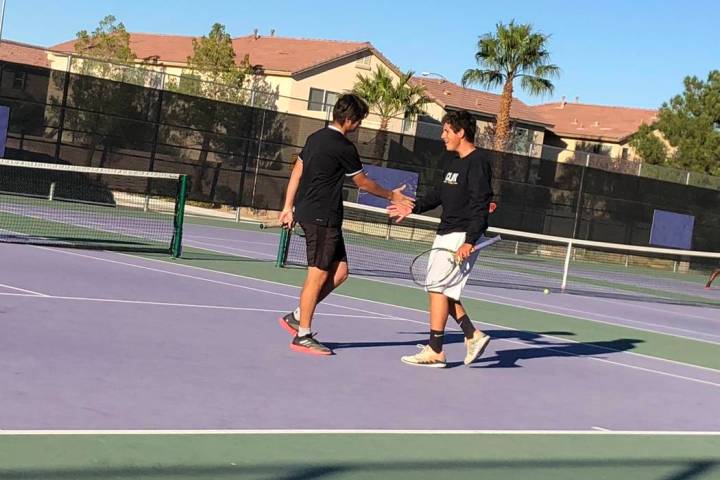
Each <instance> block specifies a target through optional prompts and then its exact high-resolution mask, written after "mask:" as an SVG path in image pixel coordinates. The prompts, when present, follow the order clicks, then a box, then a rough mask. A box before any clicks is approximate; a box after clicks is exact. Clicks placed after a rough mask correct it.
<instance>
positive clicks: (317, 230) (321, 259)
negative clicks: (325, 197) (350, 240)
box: [300, 223, 347, 270]
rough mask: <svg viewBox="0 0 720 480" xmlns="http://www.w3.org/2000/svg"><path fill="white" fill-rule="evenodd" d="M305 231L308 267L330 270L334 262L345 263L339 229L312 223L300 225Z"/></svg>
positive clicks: (341, 236)
mask: <svg viewBox="0 0 720 480" xmlns="http://www.w3.org/2000/svg"><path fill="white" fill-rule="evenodd" d="M300 226H301V227H302V229H303V230H304V231H305V245H306V247H307V263H308V267H316V268H319V269H320V270H330V267H331V266H332V265H333V264H334V263H336V262H344V261H347V253H346V252H345V240H344V239H343V235H342V230H340V227H324V226H322V225H315V224H313V223H303V224H301V225H300Z"/></svg>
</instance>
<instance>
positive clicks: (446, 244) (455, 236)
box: [425, 232, 480, 300]
mask: <svg viewBox="0 0 720 480" xmlns="http://www.w3.org/2000/svg"><path fill="white" fill-rule="evenodd" d="M463 243H465V232H453V233H446V234H445V235H437V236H436V237H435V241H434V242H433V245H432V248H446V249H448V250H452V251H455V250H457V249H458V248H460V246H461V245H462V244H463ZM478 255H480V251H477V252H473V253H471V254H470V256H469V257H468V258H467V259H466V260H465V261H464V262H463V264H462V265H461V266H460V270H458V272H457V274H455V275H451V276H450V277H448V278H446V279H444V280H443V281H441V282H439V283H438V284H435V283H434V282H432V277H433V275H434V274H433V257H432V256H431V257H430V259H429V261H428V274H427V278H428V284H430V285H432V287H428V288H426V289H425V291H426V292H433V293H442V294H443V295H445V296H446V297H449V298H452V299H453V300H460V295H462V291H463V289H464V288H465V284H466V283H467V281H468V278H470V272H471V271H472V268H473V265H475V261H476V260H477V258H478ZM442 269H443V270H442V271H443V273H444V272H445V271H447V270H445V267H442Z"/></svg>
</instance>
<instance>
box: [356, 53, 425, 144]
mask: <svg viewBox="0 0 720 480" xmlns="http://www.w3.org/2000/svg"><path fill="white" fill-rule="evenodd" d="M413 75H414V72H412V71H409V72H407V73H404V74H402V76H401V77H400V78H399V79H398V80H397V82H396V81H395V79H394V78H393V76H392V75H391V74H390V72H389V71H388V70H387V69H386V68H384V67H382V66H379V67H378V68H377V69H376V70H375V72H374V73H372V74H371V75H368V76H365V75H362V74H358V76H357V80H356V81H355V85H354V86H353V90H352V91H353V93H355V94H357V95H359V96H360V97H362V98H363V99H364V100H365V101H366V102H367V103H368V105H369V106H370V110H371V111H374V112H375V113H377V115H378V116H380V130H379V132H378V135H377V138H376V143H375V145H376V152H375V156H376V157H378V158H382V157H383V155H384V152H385V144H386V143H387V142H386V140H387V129H388V125H389V123H390V120H391V119H392V118H394V117H400V116H403V117H404V118H408V117H412V116H415V115H419V114H421V113H424V112H425V105H427V104H428V103H430V102H431V99H430V98H429V97H428V96H426V95H425V87H424V86H422V85H420V84H416V83H413V82H412V81H411V80H412V77H413Z"/></svg>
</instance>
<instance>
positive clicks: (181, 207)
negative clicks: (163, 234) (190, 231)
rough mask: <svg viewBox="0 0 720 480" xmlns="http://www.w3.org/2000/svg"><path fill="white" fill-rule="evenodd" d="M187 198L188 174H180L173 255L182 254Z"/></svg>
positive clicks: (177, 256) (175, 256) (178, 255)
mask: <svg viewBox="0 0 720 480" xmlns="http://www.w3.org/2000/svg"><path fill="white" fill-rule="evenodd" d="M186 198H187V175H180V179H179V180H178V196H177V199H176V201H175V232H174V234H173V241H172V251H171V253H172V256H173V257H174V258H179V257H180V255H182V231H183V221H184V219H185V200H186Z"/></svg>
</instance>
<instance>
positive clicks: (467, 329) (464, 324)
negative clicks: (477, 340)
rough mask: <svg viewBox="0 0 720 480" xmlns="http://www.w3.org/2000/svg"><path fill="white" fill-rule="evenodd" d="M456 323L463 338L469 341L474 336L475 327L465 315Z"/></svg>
mask: <svg viewBox="0 0 720 480" xmlns="http://www.w3.org/2000/svg"><path fill="white" fill-rule="evenodd" d="M456 321H457V323H458V325H460V328H462V331H463V333H464V334H465V338H467V339H468V340H470V339H471V338H472V337H473V335H475V325H473V324H472V322H471V321H470V317H468V316H467V315H463V316H462V317H460V318H458V319H457V320H456Z"/></svg>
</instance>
